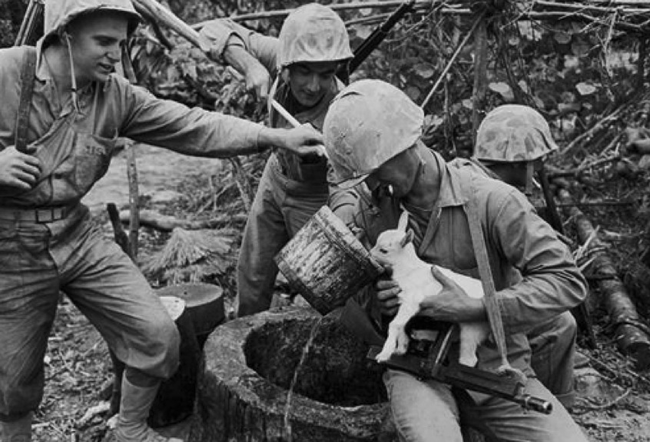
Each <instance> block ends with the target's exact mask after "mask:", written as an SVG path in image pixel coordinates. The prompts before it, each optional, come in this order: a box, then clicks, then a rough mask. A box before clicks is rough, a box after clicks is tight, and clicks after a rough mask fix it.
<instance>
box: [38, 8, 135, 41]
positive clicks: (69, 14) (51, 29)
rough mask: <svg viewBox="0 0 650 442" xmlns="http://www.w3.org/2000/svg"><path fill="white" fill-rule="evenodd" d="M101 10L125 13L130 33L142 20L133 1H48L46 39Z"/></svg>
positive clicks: (45, 22)
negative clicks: (81, 17)
mask: <svg viewBox="0 0 650 442" xmlns="http://www.w3.org/2000/svg"><path fill="white" fill-rule="evenodd" d="M100 10H101V11H115V12H121V13H124V14H125V15H126V16H127V17H128V19H129V33H131V32H133V31H134V30H135V28H136V27H137V25H138V23H140V21H141V20H142V17H141V16H140V14H138V12H136V10H135V8H134V7H133V4H132V3H131V0H46V1H45V12H44V15H45V16H44V20H43V22H44V24H43V28H44V29H43V30H44V38H45V39H49V38H50V37H51V36H52V35H54V34H56V33H57V32H58V31H59V30H60V29H62V28H64V27H65V26H67V25H68V24H70V22H72V21H73V20H74V19H76V18H77V17H79V16H80V15H82V14H88V13H91V12H95V11H100Z"/></svg>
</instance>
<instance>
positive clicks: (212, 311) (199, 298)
mask: <svg viewBox="0 0 650 442" xmlns="http://www.w3.org/2000/svg"><path fill="white" fill-rule="evenodd" d="M156 293H157V294H158V296H160V297H163V296H175V297H177V298H180V299H182V300H183V301H185V306H186V308H187V310H188V312H189V314H190V317H191V318H192V325H193V326H194V332H195V333H196V338H197V339H198V341H199V346H200V347H201V348H203V344H204V343H205V341H206V339H207V338H208V336H209V335H210V333H212V331H213V330H214V329H215V328H217V326H218V325H220V324H221V323H223V322H224V320H225V319H226V314H225V310H224V304H223V289H222V288H221V287H219V286H218V285H214V284H203V283H197V284H190V283H188V284H178V285H170V286H167V287H162V288H160V289H157V290H156Z"/></svg>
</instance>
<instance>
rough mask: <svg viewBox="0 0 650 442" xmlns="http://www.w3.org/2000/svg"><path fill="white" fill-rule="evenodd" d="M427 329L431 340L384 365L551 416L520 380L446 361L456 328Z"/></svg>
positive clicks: (372, 351)
mask: <svg viewBox="0 0 650 442" xmlns="http://www.w3.org/2000/svg"><path fill="white" fill-rule="evenodd" d="M429 327H430V328H431V329H433V330H434V331H436V332H437V335H436V337H435V338H434V340H429V339H421V340H414V339H412V340H411V341H410V342H409V351H408V352H407V353H406V354H404V355H392V356H391V357H390V359H389V360H388V361H386V362H385V363H384V364H385V365H386V366H388V367H391V368H397V369H400V370H404V371H408V372H409V373H412V374H414V375H415V376H418V377H420V378H423V379H434V380H436V381H439V382H443V383H446V384H449V385H451V386H452V387H457V388H461V389H465V390H472V391H477V392H480V393H485V394H488V395H491V396H497V397H500V398H503V399H506V400H509V401H512V402H515V403H517V404H519V405H521V406H522V407H523V408H524V409H526V410H534V411H538V412H540V413H544V414H550V413H551V411H552V410H553V404H551V403H550V402H548V401H546V400H545V399H541V398H538V397H535V396H531V395H529V394H527V393H525V391H524V385H523V383H522V382H521V380H519V379H517V378H515V377H511V376H499V375H497V374H495V373H491V372H489V371H485V370H481V369H478V368H474V367H469V366H467V365H462V364H459V363H458V362H452V361H449V360H448V358H447V353H448V351H449V347H450V346H451V341H452V335H453V333H454V331H455V330H454V329H455V327H456V326H455V325H454V324H451V323H439V322H435V323H434V322H430V323H429ZM380 351H381V347H379V346H374V345H373V346H371V347H370V350H369V351H368V355H367V358H368V359H373V360H374V359H375V357H376V356H377V354H379V352H380Z"/></svg>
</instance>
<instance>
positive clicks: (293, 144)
mask: <svg viewBox="0 0 650 442" xmlns="http://www.w3.org/2000/svg"><path fill="white" fill-rule="evenodd" d="M283 147H284V148H285V149H287V150H289V151H291V152H294V153H296V154H298V155H299V156H301V157H315V156H321V157H322V156H326V155H327V154H326V153H325V146H324V145H323V135H322V134H321V133H320V132H318V131H317V130H316V129H314V128H313V127H312V126H311V125H310V124H303V125H302V126H299V127H296V128H295V129H287V130H286V135H285V137H284V143H283Z"/></svg>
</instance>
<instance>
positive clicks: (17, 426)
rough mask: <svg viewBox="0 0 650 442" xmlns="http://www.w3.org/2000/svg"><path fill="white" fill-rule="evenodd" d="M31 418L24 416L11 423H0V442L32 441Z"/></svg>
mask: <svg viewBox="0 0 650 442" xmlns="http://www.w3.org/2000/svg"><path fill="white" fill-rule="evenodd" d="M32 416H33V413H31V412H30V413H27V414H26V415H25V416H23V417H21V418H20V419H18V420H16V421H13V422H0V442H30V441H31V440H32Z"/></svg>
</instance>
